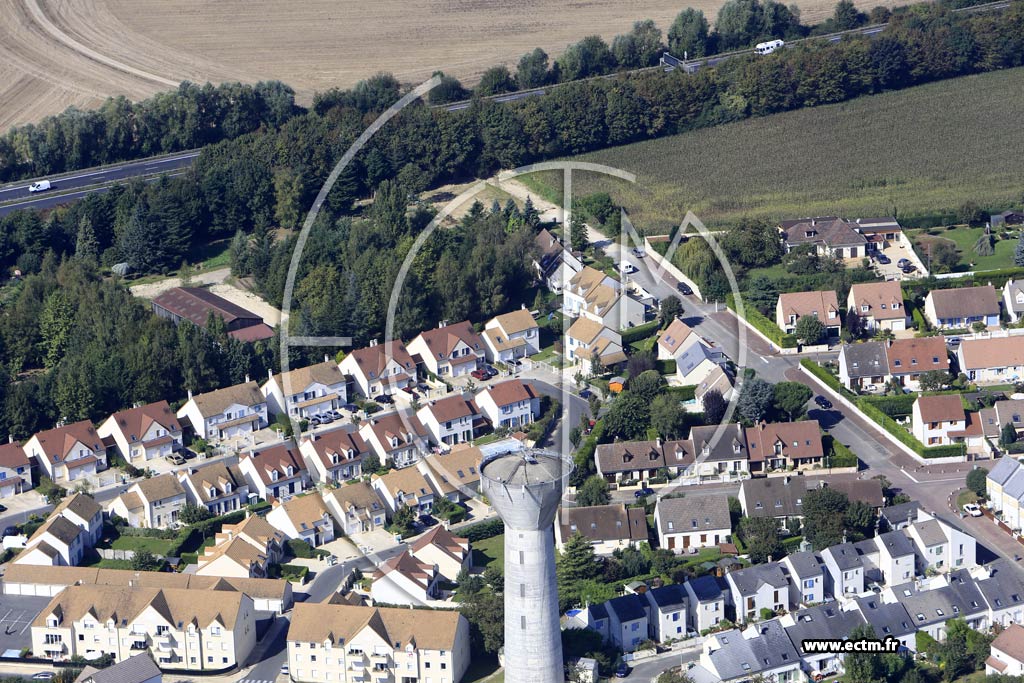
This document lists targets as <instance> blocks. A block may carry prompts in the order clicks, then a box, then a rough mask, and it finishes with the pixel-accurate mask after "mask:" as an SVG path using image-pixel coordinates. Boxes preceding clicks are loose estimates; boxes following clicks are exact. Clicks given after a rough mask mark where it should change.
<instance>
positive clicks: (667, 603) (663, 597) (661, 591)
mask: <svg viewBox="0 0 1024 683" xmlns="http://www.w3.org/2000/svg"><path fill="white" fill-rule="evenodd" d="M647 595H649V596H650V600H651V601H652V602H653V603H654V604H655V605H657V606H658V607H660V608H661V609H678V608H680V607H682V606H684V605H685V604H686V589H685V588H683V586H682V585H681V584H678V583H673V584H669V585H668V586H662V587H661V588H653V589H651V590H649V591H647Z"/></svg>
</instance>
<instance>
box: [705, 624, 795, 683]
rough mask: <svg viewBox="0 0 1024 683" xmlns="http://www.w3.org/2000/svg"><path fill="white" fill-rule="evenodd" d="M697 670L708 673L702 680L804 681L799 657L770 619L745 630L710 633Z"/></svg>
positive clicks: (782, 682)
mask: <svg viewBox="0 0 1024 683" xmlns="http://www.w3.org/2000/svg"><path fill="white" fill-rule="evenodd" d="M699 661H700V664H699V666H700V668H701V669H703V670H705V671H706V672H708V674H710V678H704V679H703V680H715V681H721V683H734V682H735V683H739V681H749V680H752V679H753V678H754V677H755V676H759V677H761V678H763V680H766V681H775V683H791V682H794V683H795V682H797V681H803V680H805V678H804V674H803V673H802V672H801V670H800V654H799V653H798V652H797V651H796V649H795V648H794V647H793V643H792V641H790V639H789V638H788V637H787V636H786V631H785V630H784V629H783V628H782V625H781V624H780V623H779V620H778V619H770V620H768V621H764V622H762V623H760V624H757V625H755V626H752V627H750V628H748V629H746V630H744V631H740V630H739V629H731V630H729V631H720V632H718V633H714V634H711V635H710V636H709V637H708V639H707V640H705V641H704V648H703V651H702V652H701V655H700V660H699Z"/></svg>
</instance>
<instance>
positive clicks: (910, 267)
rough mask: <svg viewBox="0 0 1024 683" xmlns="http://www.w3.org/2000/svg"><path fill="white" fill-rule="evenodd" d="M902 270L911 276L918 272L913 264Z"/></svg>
mask: <svg viewBox="0 0 1024 683" xmlns="http://www.w3.org/2000/svg"><path fill="white" fill-rule="evenodd" d="M900 270H902V271H903V272H904V273H906V274H907V275H909V274H910V273H913V272H914V271H916V270H917V266H915V265H914V264H913V263H908V264H907V265H905V266H903V268H901V269H900Z"/></svg>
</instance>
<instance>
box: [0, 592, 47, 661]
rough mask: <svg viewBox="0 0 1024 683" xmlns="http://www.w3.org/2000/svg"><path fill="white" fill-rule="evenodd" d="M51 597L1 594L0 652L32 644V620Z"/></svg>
mask: <svg viewBox="0 0 1024 683" xmlns="http://www.w3.org/2000/svg"><path fill="white" fill-rule="evenodd" d="M49 602H50V598H47V597H35V596H27V595H0V652H6V651H8V650H16V651H21V650H22V649H24V648H26V647H31V646H32V631H31V627H32V622H33V621H34V620H35V618H36V617H37V616H39V613H40V612H42V611H43V608H44V607H46V605H47V603H49Z"/></svg>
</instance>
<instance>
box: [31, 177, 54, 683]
mask: <svg viewBox="0 0 1024 683" xmlns="http://www.w3.org/2000/svg"><path fill="white" fill-rule="evenodd" d="M52 188H53V185H51V184H50V181H49V180H39V181H36V182H34V183H32V184H31V185H29V186H28V191H29V192H46V191H47V190H49V189H52ZM50 678H53V675H52V674H51V676H50Z"/></svg>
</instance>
